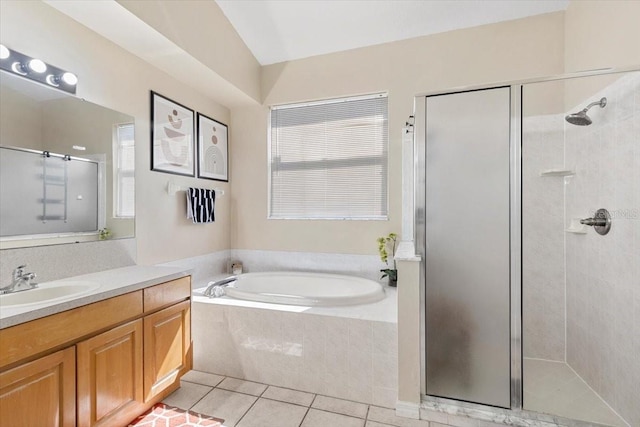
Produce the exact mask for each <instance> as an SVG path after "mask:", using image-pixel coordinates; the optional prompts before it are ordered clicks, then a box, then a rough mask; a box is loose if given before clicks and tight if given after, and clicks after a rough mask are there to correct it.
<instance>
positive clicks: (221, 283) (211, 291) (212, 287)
mask: <svg viewBox="0 0 640 427" xmlns="http://www.w3.org/2000/svg"><path fill="white" fill-rule="evenodd" d="M236 280H238V277H236V276H229V277H227V278H226V279H221V280H217V281H215V282H209V284H208V286H207V289H205V290H204V295H205V296H207V297H209V298H214V297H215V298H217V297H221V296H223V295H224V289H223V288H224V287H225V286H229V283H232V282H235V281H236Z"/></svg>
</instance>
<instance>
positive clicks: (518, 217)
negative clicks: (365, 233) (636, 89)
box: [413, 65, 640, 411]
mask: <svg viewBox="0 0 640 427" xmlns="http://www.w3.org/2000/svg"><path fill="white" fill-rule="evenodd" d="M631 71H640V65H639V66H631V67H623V68H615V69H614V68H603V69H597V70H590V71H581V72H576V73H567V74H560V75H556V76H549V77H543V78H535V79H525V80H515V81H507V82H497V83H491V84H487V85H476V86H465V87H457V88H451V89H447V90H440V91H433V92H426V93H420V94H417V95H416V96H415V97H414V118H415V124H414V144H413V166H414V170H413V176H414V206H413V210H414V211H413V224H414V227H413V230H414V236H413V238H414V243H415V254H416V255H418V256H420V257H421V265H420V293H419V295H420V353H421V355H420V395H421V400H422V401H423V402H424V401H427V402H434V403H444V404H454V405H457V406H460V407H466V408H471V409H486V408H492V409H494V410H506V411H510V410H519V411H522V410H523V383H522V91H523V87H524V85H526V84H530V83H542V82H550V81H558V80H568V79H574V78H579V77H591V76H599V75H609V74H620V73H627V72H631ZM505 86H508V87H510V92H511V97H510V103H511V105H510V115H511V117H510V119H511V123H510V131H509V206H510V213H509V234H510V237H509V239H510V255H509V256H510V260H509V264H510V275H509V276H510V284H509V290H510V296H509V298H510V319H511V321H510V323H511V324H510V340H511V343H510V351H511V375H510V377H511V380H510V393H511V408H509V409H504V408H498V407H494V406H490V405H484V404H480V403H470V402H464V401H459V400H455V399H448V398H443V397H436V396H431V395H427V392H426V391H427V385H426V372H427V369H426V354H427V353H426V288H425V250H426V242H425V239H426V224H425V220H426V219H425V212H426V176H425V175H426V174H425V167H426V157H425V153H426V101H427V97H429V96H435V95H447V94H454V93H460V92H469V91H474V90H484V89H495V88H498V87H505ZM514 249H515V250H514Z"/></svg>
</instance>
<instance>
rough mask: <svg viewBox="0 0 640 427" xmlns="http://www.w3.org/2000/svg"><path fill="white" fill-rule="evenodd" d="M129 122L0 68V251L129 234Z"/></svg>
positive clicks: (131, 130) (131, 202) (131, 155)
mask: <svg viewBox="0 0 640 427" xmlns="http://www.w3.org/2000/svg"><path fill="white" fill-rule="evenodd" d="M133 122H134V119H133V117H131V116H128V115H126V114H123V113H119V112H117V111H113V110H110V109H107V108H104V107H102V106H99V105H96V104H92V103H90V102H87V101H83V100H81V99H79V98H76V97H74V96H72V95H69V94H66V93H64V92H61V91H57V90H55V89H52V88H49V87H46V86H44V85H41V84H38V83H34V82H31V81H28V80H26V79H23V78H20V77H17V76H13V75H11V74H8V73H5V72H0V248H2V249H5V248H16V247H25V246H40V245H49V244H60V243H73V242H85V241H95V240H105V239H117V238H126V237H133V235H134V188H135V184H134V164H135V161H134V151H135V145H134V124H133Z"/></svg>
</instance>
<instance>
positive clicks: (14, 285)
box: [0, 265, 38, 295]
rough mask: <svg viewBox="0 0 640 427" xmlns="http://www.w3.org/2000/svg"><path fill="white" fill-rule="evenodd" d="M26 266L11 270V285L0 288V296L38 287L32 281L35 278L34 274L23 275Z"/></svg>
mask: <svg viewBox="0 0 640 427" xmlns="http://www.w3.org/2000/svg"><path fill="white" fill-rule="evenodd" d="M25 268H27V266H26V265H20V266H18V267H17V268H16V269H15V270H13V274H12V280H11V284H9V285H7V286H2V287H0V295H2V294H11V293H14V292H20V291H27V290H29V289H33V288H36V287H38V284H37V283H33V282H32V280H33V279H35V278H36V274H35V273H25Z"/></svg>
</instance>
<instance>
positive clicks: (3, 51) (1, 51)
mask: <svg viewBox="0 0 640 427" xmlns="http://www.w3.org/2000/svg"><path fill="white" fill-rule="evenodd" d="M10 55H11V51H10V50H9V49H7V47H6V46H5V45H3V44H0V59H7V58H8V57H9V56H10Z"/></svg>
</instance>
